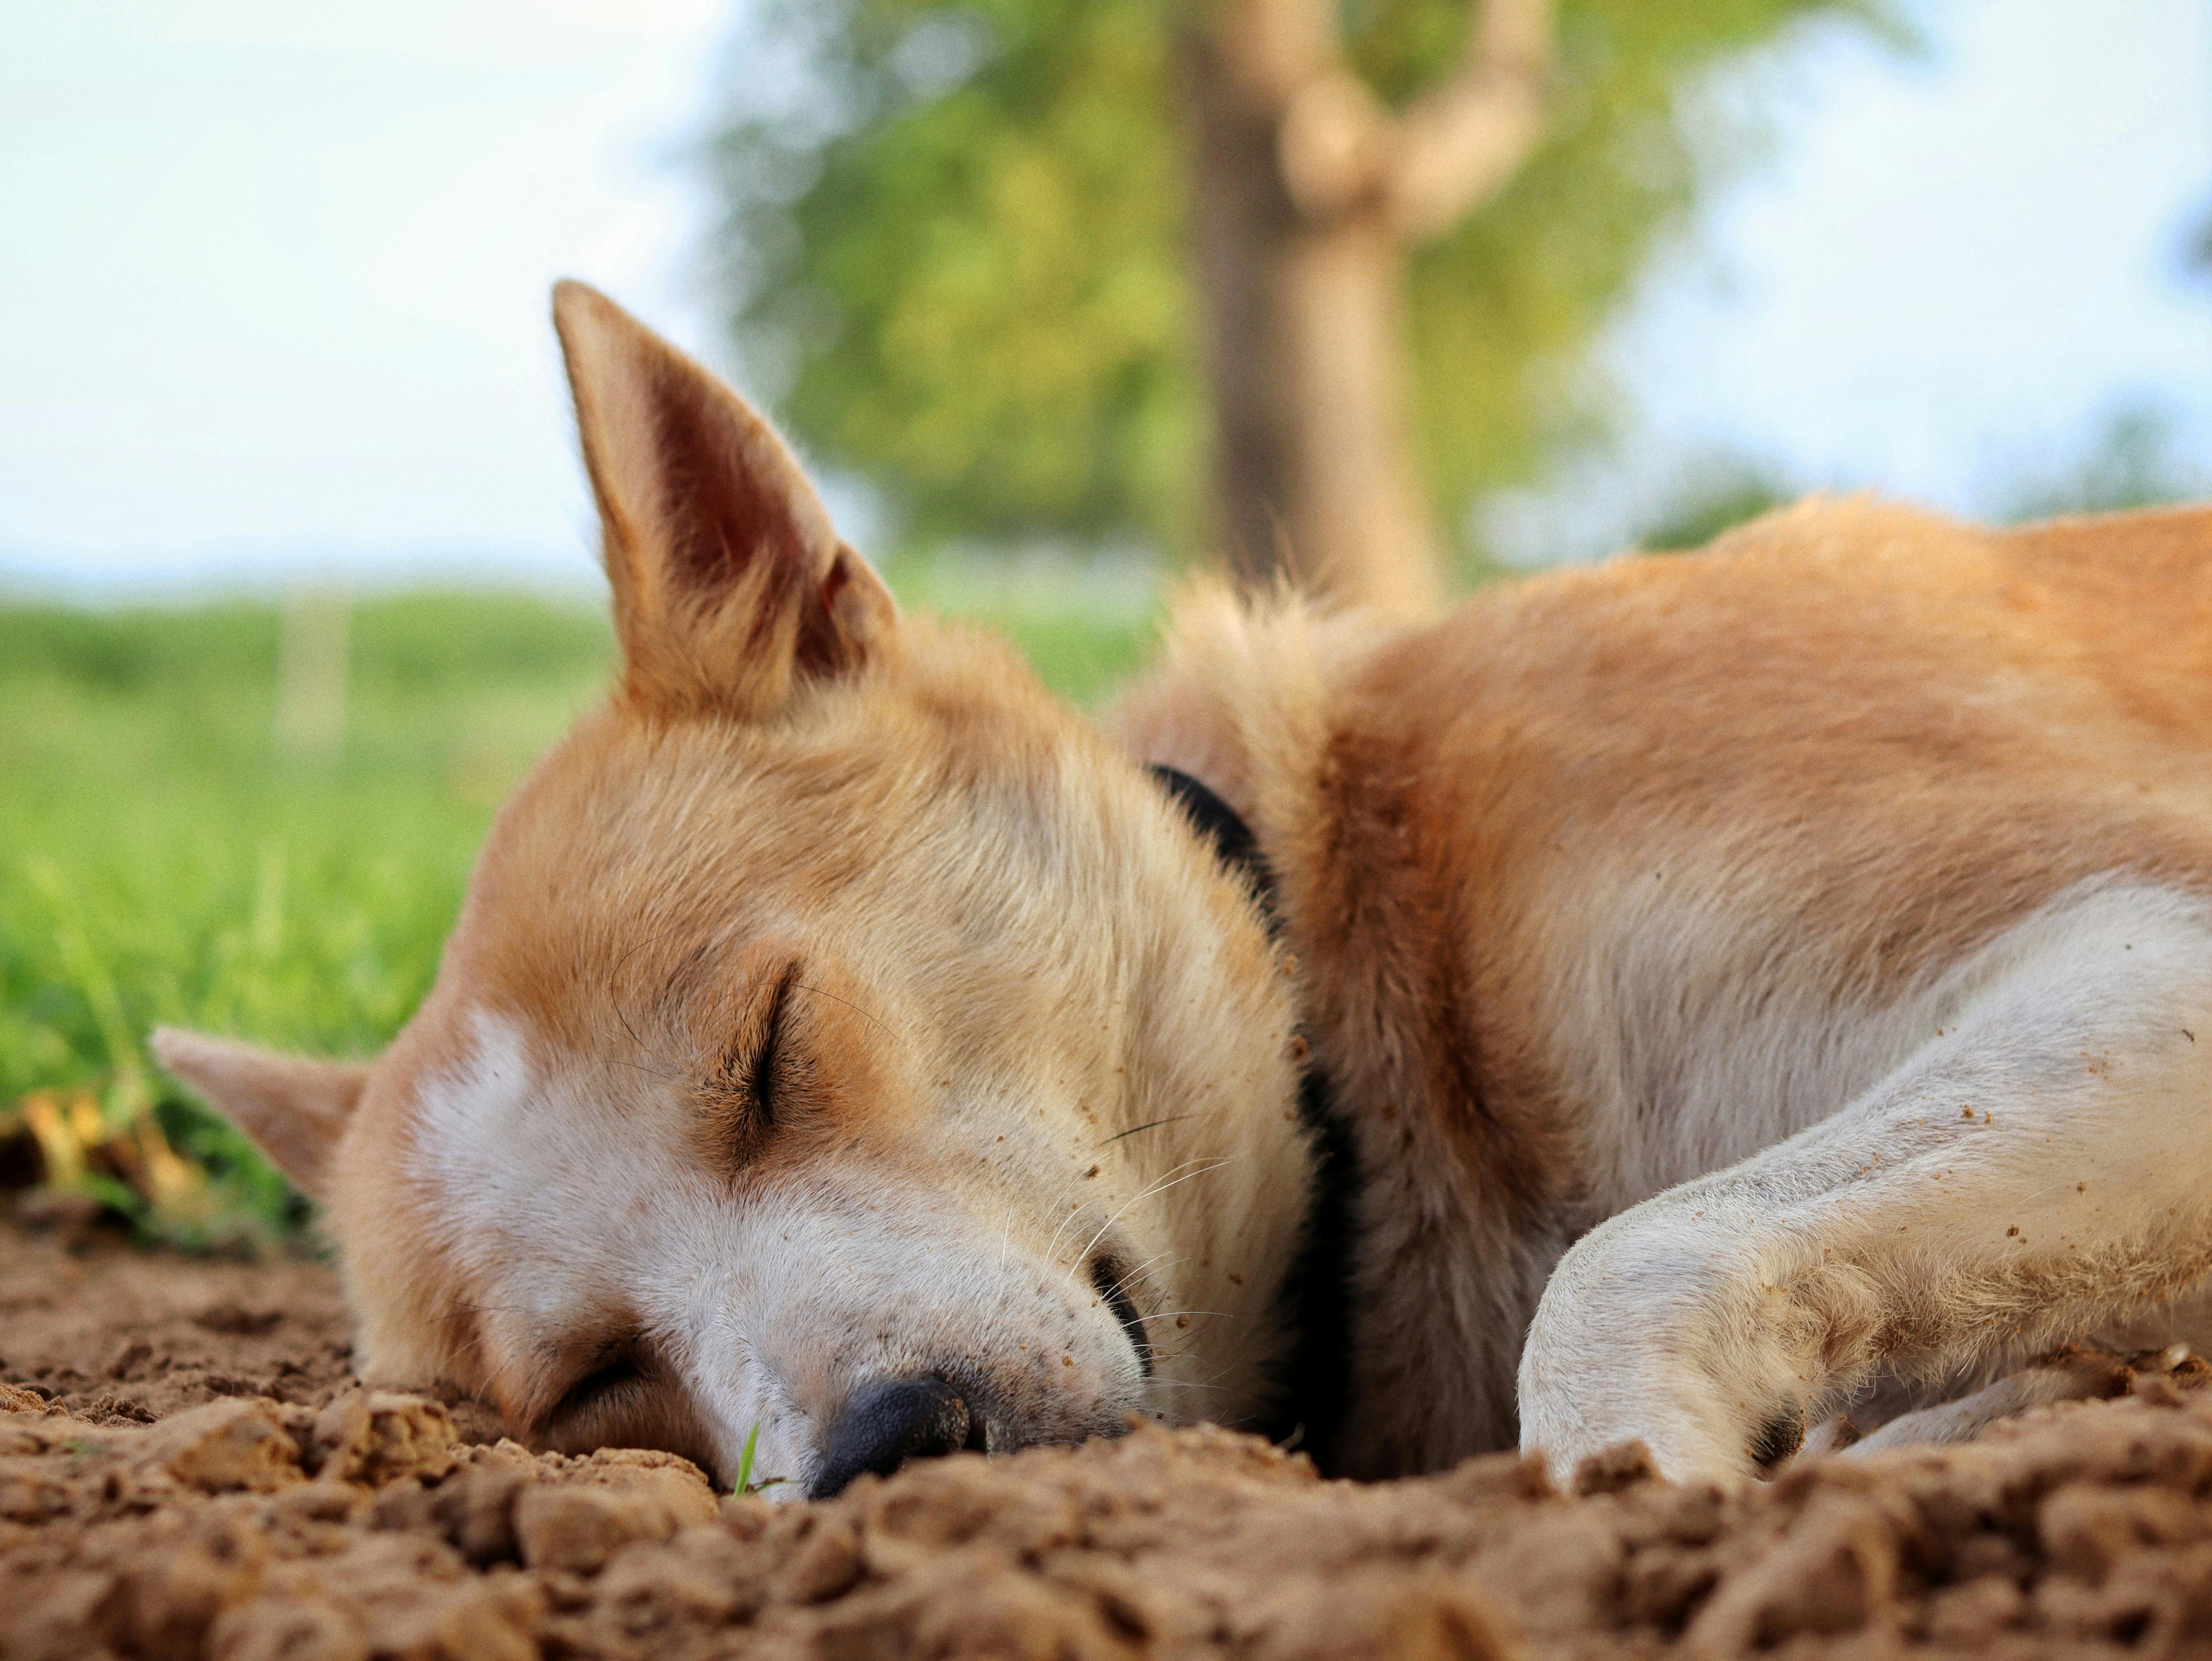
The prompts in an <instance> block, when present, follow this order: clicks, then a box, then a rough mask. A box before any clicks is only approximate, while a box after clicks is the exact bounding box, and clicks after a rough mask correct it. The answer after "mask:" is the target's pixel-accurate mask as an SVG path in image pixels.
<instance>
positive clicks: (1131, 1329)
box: [1091, 1254, 1152, 1378]
mask: <svg viewBox="0 0 2212 1661" xmlns="http://www.w3.org/2000/svg"><path fill="white" fill-rule="evenodd" d="M1091 1287H1093V1289H1095V1290H1096V1291H1097V1293H1098V1296H1099V1298H1100V1299H1102V1300H1103V1302H1104V1303H1105V1305H1106V1307H1107V1308H1108V1309H1109V1310H1111V1311H1113V1312H1114V1318H1115V1320H1117V1321H1119V1322H1120V1323H1121V1330H1122V1331H1124V1332H1126V1333H1127V1334H1128V1335H1129V1343H1130V1345H1131V1347H1132V1348H1134V1349H1135V1350H1136V1352H1137V1366H1138V1367H1139V1370H1140V1371H1141V1372H1143V1373H1144V1375H1145V1377H1146V1378H1151V1377H1152V1343H1151V1342H1150V1341H1149V1340H1148V1339H1147V1338H1146V1336H1145V1318H1144V1317H1143V1316H1141V1315H1139V1314H1138V1313H1137V1305H1136V1300H1135V1299H1133V1298H1131V1297H1130V1296H1129V1274H1128V1271H1127V1269H1123V1268H1122V1266H1121V1260H1120V1259H1119V1258H1116V1257H1111V1256H1105V1255H1103V1254H1102V1255H1100V1256H1097V1257H1093V1258H1092V1259H1091Z"/></svg>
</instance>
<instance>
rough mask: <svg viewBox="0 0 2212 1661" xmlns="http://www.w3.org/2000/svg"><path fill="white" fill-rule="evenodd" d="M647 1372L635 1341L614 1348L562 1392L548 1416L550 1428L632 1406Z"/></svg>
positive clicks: (547, 1424)
mask: <svg viewBox="0 0 2212 1661" xmlns="http://www.w3.org/2000/svg"><path fill="white" fill-rule="evenodd" d="M647 1372H648V1368H647V1363H646V1359H645V1355H644V1353H643V1351H641V1349H640V1348H638V1345H637V1343H636V1342H635V1340H629V1341H626V1342H622V1343H618V1344H616V1345H614V1346H612V1347H611V1348H609V1349H607V1350H606V1351H605V1353H604V1354H601V1356H600V1357H599V1360H597V1361H596V1362H594V1363H593V1364H592V1368H591V1370H590V1371H589V1372H586V1373H585V1374H584V1375H583V1377H581V1378H579V1379H577V1380H576V1381H575V1383H574V1384H570V1385H569V1386H568V1389H567V1390H563V1391H562V1393H561V1399H560V1400H558V1401H557V1402H554V1404H553V1408H552V1410H551V1411H550V1413H548V1414H547V1415H545V1422H546V1426H547V1428H548V1430H549V1431H556V1432H557V1431H558V1430H559V1429H560V1428H561V1427H564V1426H574V1425H575V1424H577V1423H578V1422H579V1421H581V1420H583V1419H584V1418H586V1417H587V1416H590V1415H598V1414H601V1413H605V1412H606V1411H608V1410H610V1409H621V1408H623V1407H626V1406H629V1405H631V1404H632V1403H634V1402H635V1399H636V1397H637V1396H639V1395H640V1394H641V1392H642V1391H643V1390H645V1389H646V1387H647V1384H648V1382H649V1380H648V1378H647Z"/></svg>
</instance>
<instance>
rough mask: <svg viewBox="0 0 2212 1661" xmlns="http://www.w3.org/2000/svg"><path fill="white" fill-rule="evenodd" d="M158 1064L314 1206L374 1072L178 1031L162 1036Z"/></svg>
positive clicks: (159, 1032) (157, 1041) (156, 1042)
mask: <svg viewBox="0 0 2212 1661" xmlns="http://www.w3.org/2000/svg"><path fill="white" fill-rule="evenodd" d="M153 1046H154V1058H155V1060H156V1061H158V1062H161V1065H162V1066H163V1067H164V1068H167V1070H168V1071H170V1072H171V1073H173V1074H176V1075H177V1077H179V1078H180V1079H182V1080H184V1081H185V1083H186V1084H188V1085H190V1086H191V1087H192V1088H193V1089H194V1090H196V1091H197V1092H199V1093H200V1094H201V1095H203V1096H204V1097H205V1098H207V1100H208V1104H209V1105H210V1106H211V1107H213V1108H214V1109H215V1110H216V1112H218V1113H220V1114H222V1116H223V1117H224V1118H226V1119H228V1120H229V1121H230V1122H231V1123H233V1124H234V1125H236V1126H237V1127H238V1128H239V1129H240V1130H242V1131H244V1132H245V1133H246V1135H248V1136H249V1137H251V1138H252V1141H253V1145H254V1146H255V1147H258V1148H259V1149H260V1150H261V1151H262V1152H263V1153H265V1154H267V1155H268V1156H269V1158H270V1161H271V1163H273V1164H274V1165H276V1168H277V1169H278V1170H280V1171H283V1173H284V1174H285V1175H286V1176H287V1177H290V1178H291V1179H292V1180H293V1181H294V1182H295V1183H298V1184H299V1186H300V1190H301V1192H302V1193H304V1194H306V1195H307V1196H308V1197H309V1198H310V1199H320V1198H321V1197H322V1196H323V1183H324V1179H325V1177H326V1176H327V1175H328V1173H329V1166H330V1158H331V1149H333V1148H335V1147H337V1141H338V1135H339V1133H340V1132H341V1131H343V1129H345V1123H346V1120H347V1119H348V1118H349V1117H350V1116H352V1114H353V1110H354V1107H355V1104H356V1103H358V1102H359V1101H360V1100H361V1091H362V1086H363V1085H364V1084H366V1083H368V1068H366V1067H360V1066H352V1065H349V1064H347V1063H345V1062H316V1061H309V1060H307V1059H306V1058H305V1057H303V1056H280V1055H278V1054H277V1053H276V1051H275V1050H260V1049H257V1048H255V1047H254V1046H253V1045H252V1044H246V1043H234V1042H233V1041H231V1040H230V1039H228V1038H210V1037H206V1036H205V1035H204V1034H202V1033H198V1032H179V1031H177V1030H176V1028H174V1027H171V1026H162V1027H156V1028H155V1030H154V1037H153Z"/></svg>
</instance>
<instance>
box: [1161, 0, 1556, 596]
mask: <svg viewBox="0 0 2212 1661" xmlns="http://www.w3.org/2000/svg"><path fill="white" fill-rule="evenodd" d="M1548 19H1549V8H1548V3H1547V0H1486V3H1485V4H1484V5H1483V6H1482V7H1481V8H1480V10H1479V12H1478V26H1477V27H1476V28H1475V29H1474V30H1473V31H1471V40H1470V63H1469V68H1468V70H1467V71H1466V72H1465V73H1463V74H1462V76H1458V77H1455V80H1454V81H1453V82H1451V83H1449V84H1448V85H1447V86H1445V87H1444V88H1440V89H1438V91H1437V93H1436V94H1432V95H1431V96H1430V97H1428V98H1426V99H1425V100H1421V101H1420V102H1419V103H1418V104H1417V105H1416V106H1413V108H1411V109H1409V110H1408V111H1407V113H1405V114H1404V115H1402V116H1398V117H1393V116H1391V115H1390V114H1389V113H1387V112H1384V111H1383V110H1382V109H1381V107H1380V106H1378V105H1376V103H1375V102H1374V100H1373V99H1372V97H1371V95H1370V94H1368V93H1367V92H1366V90H1365V88H1364V87H1362V86H1360V85H1359V84H1358V82H1354V81H1352V78H1351V76H1350V75H1349V73H1348V71H1346V69H1345V67H1344V64H1343V58H1342V53H1341V49H1340V46H1339V44H1338V42H1337V40H1336V38H1335V33H1334V28H1335V26H1334V6H1333V5H1331V4H1329V3H1328V0H1218V3H1216V4H1215V5H1213V6H1212V8H1211V9H1208V10H1206V12H1205V14H1204V15H1203V17H1202V18H1201V19H1200V20H1198V21H1193V22H1192V23H1191V24H1190V25H1189V26H1188V27H1187V28H1186V30H1185V32H1184V34H1183V38H1182V59H1183V93H1184V103H1185V110H1186V121H1187V126H1188V132H1189V143H1190V156H1191V181H1192V198H1191V205H1192V215H1193V221H1194V223H1193V240H1194V252H1195V255H1196V264H1197V270H1198V277H1199V287H1200V295H1201V300H1202V302H1203V305H1204V307H1205V311H1206V324H1207V336H1208V339H1207V346H1208V355H1209V362H1208V368H1209V372H1210V376H1211V380H1212V392H1213V403H1214V429H1215V440H1214V470H1215V507H1216V516H1217V534H1218V536H1219V538H1221V543H1222V548H1223V552H1224V555H1225V558H1226V560H1227V563H1228V564H1229V567H1230V569H1231V572H1232V573H1233V574H1234V575H1235V576H1236V578H1237V581H1238V583H1239V584H1240V585H1241V586H1243V587H1246V588H1248V589H1265V588H1267V587H1273V585H1275V584H1276V583H1278V582H1279V581H1284V580H1285V579H1287V580H1288V581H1291V582H1294V583H1296V584H1297V585H1298V586H1300V587H1304V588H1305V589H1306V590H1308V591H1309V592H1311V593H1321V594H1326V595H1328V596H1330V597H1333V598H1335V599H1342V600H1346V601H1351V602H1353V603H1357V604H1363V605H1376V606H1383V607H1388V608H1390V609H1393V610H1397V611H1423V610H1427V609H1431V608H1433V607H1434V605H1436V604H1437V600H1438V599H1440V597H1441V596H1442V593H1443V559H1442V550H1441V543H1440V539H1439V538H1438V537H1437V529H1436V524H1435V520H1434V517H1433V514H1432V510H1431V507H1430V504H1429V502H1428V498H1427V495H1426V492H1425V490H1423V488H1422V485H1421V483H1420V479H1419V470H1418V468H1417V467H1416V465H1415V463H1414V451H1413V435H1412V430H1411V426H1410V423H1409V421H1408V419H1407V382H1406V372H1407V352H1406V344H1405V338H1404V326H1403V317H1402V301H1401V296H1402V294H1403V290H1404V276H1405V265H1406V261H1407V257H1408V255H1409V252H1410V250H1411V248H1412V247H1413V245H1414V243H1415V242H1416V241H1418V240H1419V239H1420V238H1421V237H1422V236H1425V235H1432V234H1436V232H1437V231H1438V230H1441V229H1443V228H1445V227H1446V226H1448V225H1449V224H1450V223H1451V222H1455V221H1456V220H1457V219H1458V218H1459V217H1460V216H1461V215H1462V214H1463V213H1464V212H1465V210H1467V208H1468V207H1469V206H1471V205H1472V204H1474V202H1475V201H1477V200H1480V198H1481V197H1482V196H1484V195H1486V194H1488V193H1489V192H1491V191H1492V190H1494V189H1496V188H1497V186H1498V185H1499V184H1501V183H1503V182H1504V179H1506V178H1508V177H1510V174H1511V173H1512V172H1513V171H1514V170H1515V169H1516V168H1517V167H1518V166H1519V164H1520V161H1521V160H1522V157H1524V156H1525V155H1526V154H1527V151H1528V149H1529V148H1531V147H1532V146H1533V144H1534V140H1535V137H1536V133H1537V131H1538V112H1539V108H1540V101H1539V94H1540V89H1541V80H1542V77H1543V75H1544V71H1545V64H1546V61H1547V52H1548V41H1549V24H1548Z"/></svg>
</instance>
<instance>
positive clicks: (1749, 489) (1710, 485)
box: [1634, 454, 1805, 553]
mask: <svg viewBox="0 0 2212 1661" xmlns="http://www.w3.org/2000/svg"><path fill="white" fill-rule="evenodd" d="M1804 494H1805V492H1804V491H1803V490H1801V489H1800V488H1798V486H1796V484H1793V483H1791V481H1790V479H1789V478H1787V477H1785V476H1784V474H1783V473H1782V472H1781V471H1780V470H1779V469H1778V468H1777V467H1775V466H1774V465H1771V464H1770V463H1767V462H1763V461H1759V460H1756V459H1753V458H1750V457H1747V456H1737V455H1726V454H1723V455H1718V456H1713V457H1711V458H1708V459H1705V460H1704V461H1701V462H1699V463H1696V464H1694V465H1692V466H1691V467H1690V468H1689V470H1688V471H1687V472H1686V473H1685V474H1684V475H1683V477H1682V478H1680V480H1678V481H1677V482H1676V485H1675V489H1674V492H1673V493H1672V495H1671V496H1669V497H1668V500H1667V502H1665V504H1664V505H1663V506H1662V507H1661V508H1660V509H1659V510H1658V512H1657V513H1656V514H1653V515H1652V517H1651V520H1650V523H1648V524H1647V525H1645V526H1644V527H1643V528H1642V529H1641V530H1639V531H1638V532H1637V534H1636V536H1635V538H1634V541H1635V545H1637V546H1638V547H1639V548H1646V549H1650V551H1653V552H1655V553H1671V552H1675V551H1680V550H1683V549H1687V548H1702V547H1704V546H1705V545H1706V544H1707V543H1709V542H1711V540H1712V539H1713V538H1715V537H1717V536H1718V535H1720V534H1721V532H1723V531H1730V530H1734V529H1735V527H1736V526H1739V525H1742V524H1745V523H1747V522H1748V521H1750V520H1754V519H1757V518H1758V517H1759V515H1760V514H1765V513H1769V512H1771V511H1772V510H1773V509H1774V508H1781V507H1785V506H1787V505H1788V504H1789V503H1790V502H1795V501H1796V500H1797V498H1798V497H1799V496H1802V495H1804Z"/></svg>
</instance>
